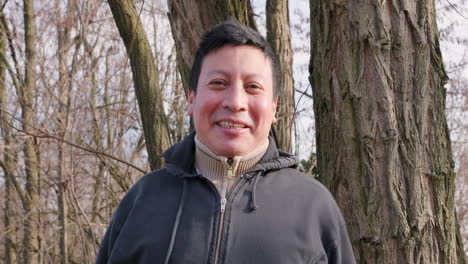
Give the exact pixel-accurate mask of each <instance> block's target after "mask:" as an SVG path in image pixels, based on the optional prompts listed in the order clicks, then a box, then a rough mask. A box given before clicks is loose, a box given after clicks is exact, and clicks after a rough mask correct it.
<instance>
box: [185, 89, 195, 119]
mask: <svg viewBox="0 0 468 264" xmlns="http://www.w3.org/2000/svg"><path fill="white" fill-rule="evenodd" d="M188 103H189V105H188V108H187V115H188V116H192V114H193V104H194V103H195V92H193V91H192V89H189V90H188Z"/></svg>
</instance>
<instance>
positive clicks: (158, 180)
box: [113, 168, 181, 224]
mask: <svg viewBox="0 0 468 264" xmlns="http://www.w3.org/2000/svg"><path fill="white" fill-rule="evenodd" d="M180 181H181V179H180V178H179V177H177V176H175V175H173V174H172V173H170V172H169V170H168V169H166V168H162V169H159V170H156V171H153V172H150V173H148V174H146V175H144V176H142V177H141V178H140V179H138V181H137V182H135V184H133V185H132V187H131V188H130V189H129V190H128V192H127V193H126V194H125V195H124V197H123V198H122V200H121V202H120V204H119V206H118V207H117V209H116V211H115V213H114V216H113V221H114V222H116V223H117V224H118V223H124V222H125V221H126V218H127V216H128V215H129V213H130V212H131V211H132V210H133V208H134V207H135V206H137V205H138V206H139V207H142V206H143V207H144V206H145V204H147V203H151V202H152V201H155V200H157V199H158V196H161V195H168V194H171V193H174V192H177V190H178V188H179V185H180Z"/></svg>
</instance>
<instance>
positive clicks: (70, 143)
mask: <svg viewBox="0 0 468 264" xmlns="http://www.w3.org/2000/svg"><path fill="white" fill-rule="evenodd" d="M0 111H2V112H4V113H6V114H7V115H9V116H11V118H13V119H15V120H16V121H19V122H21V123H23V124H24V125H26V126H29V127H31V128H32V129H34V130H36V131H38V132H39V133H41V134H40V135H38V134H34V133H31V132H28V131H25V130H23V129H21V128H17V127H15V126H14V125H13V124H11V123H9V122H8V121H7V120H5V123H6V124H7V125H8V126H10V127H11V128H13V129H14V130H16V131H18V132H21V133H24V134H26V135H29V136H33V137H37V138H49V139H55V140H57V141H60V142H62V143H65V144H68V145H70V146H72V147H75V148H78V149H81V150H84V151H87V152H90V153H94V154H97V155H102V156H105V157H108V158H110V159H113V160H116V161H118V162H121V163H123V164H125V165H127V166H129V167H132V168H134V169H136V170H138V171H140V172H142V173H144V174H146V171H145V170H143V169H141V168H139V167H137V166H135V165H133V164H131V163H129V162H127V161H125V160H123V159H120V158H117V157H115V156H112V155H110V154H107V153H105V152H102V151H97V150H95V149H90V148H86V147H83V146H80V145H78V144H75V143H73V142H70V141H68V140H65V139H62V138H59V137H57V136H54V135H51V134H49V133H47V132H45V131H43V130H41V129H39V128H37V127H34V126H32V125H30V124H28V123H26V122H24V121H23V120H20V119H18V118H16V117H15V116H13V115H12V114H10V113H9V112H6V111H4V110H0Z"/></svg>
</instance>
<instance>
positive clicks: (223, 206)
mask: <svg viewBox="0 0 468 264" xmlns="http://www.w3.org/2000/svg"><path fill="white" fill-rule="evenodd" d="M225 209H226V198H225V197H221V213H224V210H225Z"/></svg>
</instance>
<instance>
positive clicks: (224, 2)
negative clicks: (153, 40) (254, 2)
mask: <svg viewBox="0 0 468 264" xmlns="http://www.w3.org/2000/svg"><path fill="white" fill-rule="evenodd" d="M167 5H168V7H169V14H168V16H169V22H170V24H171V30H172V36H173V37H174V41H175V46H176V51H177V67H178V69H179V72H180V75H181V77H182V83H183V86H184V90H185V94H186V95H187V92H188V90H189V85H188V84H189V79H190V69H191V67H192V63H193V59H194V57H195V52H196V51H197V48H198V44H199V42H200V38H201V36H202V34H203V33H204V32H205V31H206V30H208V29H210V28H211V27H213V26H214V25H216V24H219V23H222V22H224V21H225V20H227V19H228V18H229V17H235V18H236V19H237V20H239V21H240V22H242V23H244V24H246V25H248V26H250V27H251V28H253V29H255V30H257V26H256V24H255V20H254V18H253V10H252V6H251V5H250V1H248V0H240V1H239V0H221V1H219V0H208V1H202V0H182V1H180V0H168V1H167Z"/></svg>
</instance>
